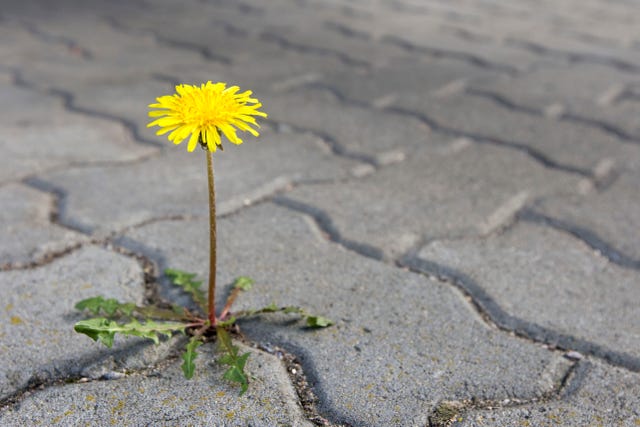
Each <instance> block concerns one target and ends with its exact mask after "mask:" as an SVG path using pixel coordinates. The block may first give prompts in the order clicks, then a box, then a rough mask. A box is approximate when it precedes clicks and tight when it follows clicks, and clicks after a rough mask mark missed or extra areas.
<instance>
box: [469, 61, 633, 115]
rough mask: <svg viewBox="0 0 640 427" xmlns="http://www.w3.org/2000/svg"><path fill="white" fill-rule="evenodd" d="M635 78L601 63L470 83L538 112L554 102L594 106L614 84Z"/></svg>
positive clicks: (561, 66) (548, 68) (571, 106)
mask: <svg viewBox="0 0 640 427" xmlns="http://www.w3.org/2000/svg"><path fill="white" fill-rule="evenodd" d="M634 80H635V77H634V75H633V74H629V73H624V72H621V71H618V70H615V69H612V68H611V67H608V66H606V65H602V64H555V65H554V66H550V65H549V66H546V67H541V68H538V69H534V70H532V71H530V72H528V73H523V74H520V75H517V76H500V77H498V78H495V79H491V80H489V79H485V80H483V81H480V82H478V83H473V82H472V83H471V85H472V86H474V87H478V88H480V89H484V90H487V91H489V92H490V93H496V94H499V95H501V96H504V97H506V98H508V99H509V100H511V101H512V102H514V103H516V104H519V105H523V106H525V107H529V108H532V109H535V110H538V111H540V112H543V111H544V109H545V108H547V107H548V106H550V105H553V104H556V103H560V104H562V105H563V106H564V107H566V108H567V109H568V111H569V112H572V111H576V109H577V108H580V106H581V105H583V104H592V105H594V106H595V105H597V104H598V103H600V102H601V101H603V99H601V98H602V96H603V95H604V94H605V93H606V92H607V91H609V90H610V89H611V88H612V87H613V86H616V85H623V84H625V83H630V82H632V81H634Z"/></svg>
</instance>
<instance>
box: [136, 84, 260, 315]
mask: <svg viewBox="0 0 640 427" xmlns="http://www.w3.org/2000/svg"><path fill="white" fill-rule="evenodd" d="M239 91H240V88H239V87H238V86H231V87H227V85H226V83H222V82H219V83H211V82H210V81H208V82H207V83H203V84H201V85H200V86H196V85H187V84H181V85H177V86H176V92H177V93H175V94H173V95H165V96H161V97H159V98H156V100H157V101H158V102H157V103H155V104H150V105H149V108H156V110H151V111H149V117H154V118H156V119H155V120H153V121H152V122H151V123H149V124H148V125H147V127H152V126H159V127H160V130H158V132H157V134H158V135H164V134H166V133H168V132H171V133H169V136H168V138H169V140H170V141H171V142H173V143H174V144H180V143H181V142H182V141H184V140H185V139H186V138H187V137H188V138H189V142H188V144H187V150H188V151H193V150H194V149H195V148H196V146H197V145H198V144H200V145H201V146H202V147H203V148H204V149H205V150H206V152H207V178H208V182H209V229H210V233H209V234H210V239H209V248H210V250H209V254H210V259H209V295H208V304H207V308H208V312H209V313H208V314H209V321H210V322H211V324H212V325H213V326H215V325H216V322H217V321H218V320H219V319H218V318H217V317H216V312H215V310H216V309H215V288H216V198H215V197H216V196H215V184H214V180H213V155H212V153H213V152H214V151H216V149H217V146H220V148H221V149H222V139H221V137H220V135H221V134H223V135H224V136H225V138H226V139H227V140H229V141H231V142H232V143H234V144H242V139H240V138H238V135H237V134H236V131H237V130H238V129H239V130H241V131H243V132H249V133H250V134H252V135H253V136H258V135H259V134H258V132H257V131H256V130H255V129H254V128H253V127H252V126H255V127H260V126H259V125H258V123H257V122H256V119H255V118H254V116H258V117H267V114H266V113H264V112H262V111H259V110H258V109H259V108H260V107H262V104H261V103H260V102H259V101H258V100H257V99H255V98H252V97H251V94H252V92H251V91H250V90H247V91H244V92H242V93H238V92H239ZM226 313H227V309H225V310H223V313H222V315H221V317H224V316H225V315H226Z"/></svg>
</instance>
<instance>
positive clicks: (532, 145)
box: [397, 95, 625, 173]
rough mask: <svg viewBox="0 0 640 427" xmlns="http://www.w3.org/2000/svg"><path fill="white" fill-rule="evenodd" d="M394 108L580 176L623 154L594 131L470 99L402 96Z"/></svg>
mask: <svg viewBox="0 0 640 427" xmlns="http://www.w3.org/2000/svg"><path fill="white" fill-rule="evenodd" d="M397 106H398V107H399V108H402V109H405V110H409V111H418V112H420V113H422V114H425V115H426V116H427V117H430V118H431V119H432V120H434V121H435V122H437V123H438V125H439V126H442V127H444V128H446V129H449V130H454V131H459V132H463V133H467V134H469V135H470V136H473V137H478V138H483V137H484V138H493V139H497V140H499V141H505V142H508V143H515V144H519V145H521V146H524V147H525V148H528V149H530V150H533V151H535V152H536V153H538V154H540V155H541V156H542V157H545V158H546V159H547V160H548V161H549V162H550V163H553V162H555V163H557V164H560V165H561V166H562V167H564V168H568V169H577V170H582V171H583V173H584V172H588V171H589V170H590V169H591V168H593V167H595V165H596V164H597V163H598V162H599V161H600V160H602V159H604V158H606V157H614V158H615V157H616V156H617V157H623V153H624V150H625V148H624V146H625V144H624V143H623V142H622V141H620V140H619V139H618V138H617V137H615V136H612V135H611V134H610V133H606V132H604V131H602V130H600V129H597V128H593V127H586V126H582V125H580V124H577V123H570V122H564V121H560V122H558V121H556V120H549V119H547V118H544V117H538V116H534V115H531V114H527V113H522V112H518V111H514V110H510V109H509V108H505V107H502V106H500V105H498V104H497V103H495V102H493V101H492V100H488V99H482V98H478V97H473V96H467V95H459V96H452V97H447V98H446V99H440V100H439V101H438V102H434V101H433V100H431V99H429V98H427V97H423V96H411V95H407V96H405V97H403V99H402V101H401V102H397ZM578 147H579V148H578Z"/></svg>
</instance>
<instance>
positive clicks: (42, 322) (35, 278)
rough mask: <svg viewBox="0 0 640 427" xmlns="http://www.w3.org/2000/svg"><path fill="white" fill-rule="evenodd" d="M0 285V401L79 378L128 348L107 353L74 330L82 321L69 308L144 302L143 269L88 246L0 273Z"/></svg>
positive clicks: (121, 346) (119, 346)
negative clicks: (96, 302) (91, 302)
mask: <svg viewBox="0 0 640 427" xmlns="http://www.w3.org/2000/svg"><path fill="white" fill-rule="evenodd" d="M0 286H2V290H3V295H4V297H3V301H2V305H3V306H2V310H1V311H0V338H2V341H1V342H0V349H1V350H2V351H0V361H1V362H2V363H1V364H0V366H1V367H0V398H1V399H5V398H7V397H8V396H10V395H12V394H14V393H16V392H18V391H21V390H23V389H25V388H26V387H27V386H28V385H29V384H30V383H35V384H38V383H47V382H49V381H52V380H56V379H64V378H66V377H67V376H78V375H79V374H80V372H81V371H82V370H83V368H85V367H88V366H89V365H92V364H95V363H96V362H98V361H100V360H105V359H108V357H109V356H111V357H117V356H118V354H119V353H123V352H124V353H126V351H127V347H130V346H131V345H130V344H129V346H126V345H125V342H123V341H119V342H118V343H117V344H116V345H114V350H112V351H108V350H106V349H105V348H104V346H102V344H97V343H94V342H92V341H91V340H90V339H89V338H87V337H81V336H79V335H78V334H77V333H76V332H74V330H73V324H74V323H75V322H76V321H78V320H80V319H81V316H80V314H79V313H78V312H74V311H75V310H74V309H73V306H74V304H75V303H76V302H77V301H80V300H81V299H83V298H88V297H92V296H95V295H98V294H102V295H104V296H105V297H108V298H118V299H120V300H129V301H134V302H138V303H141V302H142V297H143V291H144V289H143V282H142V269H141V268H140V266H139V265H138V264H137V263H136V262H135V261H133V260H131V259H127V258H125V257H123V256H121V255H117V254H113V253H109V252H107V251H105V250H103V249H99V248H97V247H92V246H88V247H86V248H83V249H82V250H80V251H76V252H74V253H72V254H71V255H69V256H66V257H64V258H62V259H59V260H56V261H54V262H52V263H51V264H47V265H44V266H41V267H37V268H35V269H33V270H23V271H20V270H18V271H4V272H0ZM132 342H133V341H132ZM122 356H123V355H122V354H120V357H122ZM147 362H148V361H147Z"/></svg>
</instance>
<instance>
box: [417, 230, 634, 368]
mask: <svg viewBox="0 0 640 427" xmlns="http://www.w3.org/2000/svg"><path fill="white" fill-rule="evenodd" d="M418 257H419V258H420V259H423V260H426V261H429V262H435V263H436V264H438V265H442V266H446V267H443V268H447V269H453V271H455V272H457V273H454V274H461V275H464V276H465V277H467V279H465V280H467V281H469V282H470V283H471V282H473V284H475V286H478V287H480V288H482V289H483V290H485V291H486V292H487V293H488V294H489V296H490V298H492V299H494V300H495V301H496V303H497V304H498V305H499V307H501V309H502V310H504V312H506V313H507V314H510V315H512V316H515V317H517V318H519V319H523V320H524V321H525V322H529V323H530V324H535V325H538V326H541V327H543V328H546V329H547V331H540V332H539V335H541V337H540V338H541V339H546V340H548V341H551V342H554V341H558V340H559V341H562V342H561V343H560V345H561V346H562V347H564V348H567V347H569V348H571V349H575V350H578V351H580V352H583V353H584V352H592V353H597V354H598V355H599V356H601V357H607V356H608V355H609V358H610V359H612V360H614V359H617V362H618V363H623V364H625V363H627V364H629V365H631V364H634V363H635V364H636V366H637V365H638V360H640V345H639V341H638V334H640V322H639V320H638V316H637V315H636V313H637V307H638V304H639V303H640V300H639V296H638V294H637V292H635V291H634V290H635V289H636V286H637V283H638V278H639V277H640V276H639V274H638V272H637V271H634V270H629V269H625V268H621V267H619V266H616V265H614V264H612V263H610V262H609V261H608V260H607V259H606V258H604V257H601V256H598V254H596V253H595V252H594V251H593V250H592V249H591V248H589V247H588V246H586V245H584V244H583V243H582V242H580V241H579V240H577V239H575V238H574V237H573V236H571V235H569V234H567V233H564V232H561V231H558V230H555V229H553V228H550V227H545V226H540V225H534V224H529V223H519V224H518V225H517V226H516V227H515V228H513V229H510V230H508V231H507V232H505V233H504V234H502V235H499V236H492V237H489V238H488V239H485V240H477V239H466V240H457V241H435V242H431V243H428V244H427V245H425V246H424V247H423V248H422V249H421V250H420V252H419V253H418ZM436 269H437V268H436ZM445 274H446V273H445ZM469 286H471V285H469ZM613 307H615V309H613ZM495 315H496V317H503V318H504V317H505V315H504V314H502V313H495ZM500 320H501V321H503V322H505V323H509V322H512V320H513V319H511V320H510V319H506V318H504V319H500ZM528 329H529V331H534V330H535V329H536V327H534V326H529V327H528ZM554 334H555V336H554ZM559 334H564V335H566V336H567V337H565V338H561V337H559ZM572 337H573V338H572ZM571 346H575V347H571ZM614 353H617V354H621V356H615V355H614ZM632 359H633V360H632Z"/></svg>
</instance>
